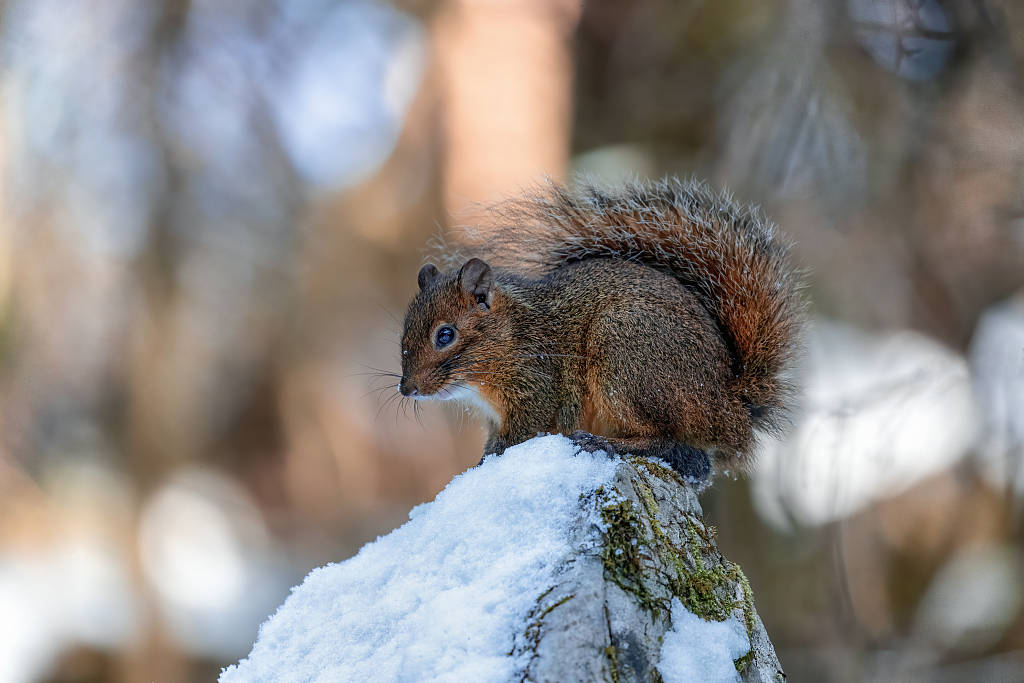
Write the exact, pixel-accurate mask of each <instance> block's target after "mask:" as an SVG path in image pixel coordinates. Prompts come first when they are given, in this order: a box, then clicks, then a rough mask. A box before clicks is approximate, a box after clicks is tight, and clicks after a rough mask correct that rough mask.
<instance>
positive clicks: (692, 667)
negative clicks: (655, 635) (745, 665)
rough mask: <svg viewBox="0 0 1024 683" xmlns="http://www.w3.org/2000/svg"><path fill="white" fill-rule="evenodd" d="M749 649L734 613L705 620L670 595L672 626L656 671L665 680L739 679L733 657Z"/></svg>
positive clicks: (711, 682)
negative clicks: (725, 616)
mask: <svg viewBox="0 0 1024 683" xmlns="http://www.w3.org/2000/svg"><path fill="white" fill-rule="evenodd" d="M749 651H750V639H749V638H748V637H747V630H746V628H745V627H744V626H743V623H742V622H741V621H740V620H739V619H738V618H737V617H735V616H733V617H731V618H729V619H726V620H725V621H705V620H704V619H701V618H700V617H698V616H697V615H696V614H694V613H693V612H691V611H690V610H688V609H686V607H685V606H683V603H681V602H680V601H679V598H672V628H671V630H669V631H668V632H666V633H665V639H664V640H663V641H662V644H661V660H660V661H659V662H658V671H659V672H660V673H661V676H662V678H663V679H664V680H665V683H692V681H704V682H705V683H727V682H728V683H731V682H732V681H739V680H740V676H739V673H737V671H736V665H735V664H733V660H736V659H738V658H740V657H742V656H743V655H745V654H747V652H749Z"/></svg>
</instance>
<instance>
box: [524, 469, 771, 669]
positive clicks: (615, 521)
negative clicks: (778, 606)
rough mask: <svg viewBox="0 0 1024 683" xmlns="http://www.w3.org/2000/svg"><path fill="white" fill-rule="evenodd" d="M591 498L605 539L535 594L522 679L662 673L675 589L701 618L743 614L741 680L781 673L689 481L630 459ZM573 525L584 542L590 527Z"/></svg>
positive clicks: (746, 591) (568, 561) (744, 587)
mask: <svg viewBox="0 0 1024 683" xmlns="http://www.w3.org/2000/svg"><path fill="white" fill-rule="evenodd" d="M592 502H593V504H594V505H595V506H597V507H598V509H599V510H600V514H601V517H602V519H603V520H604V523H605V526H606V528H605V529H604V530H603V531H602V533H601V541H600V542H599V543H598V544H596V545H591V546H590V547H588V546H587V544H586V543H580V544H579V546H580V547H581V548H582V549H581V550H580V551H578V552H577V553H576V554H574V555H572V556H570V557H566V558H565V560H564V566H563V568H562V569H561V570H560V571H559V572H557V574H556V575H557V576H558V580H557V583H555V585H553V586H552V587H551V589H550V590H549V591H547V592H546V593H545V594H543V595H542V596H541V597H540V599H538V600H537V603H536V607H535V609H534V611H533V613H532V614H531V618H530V619H529V620H528V622H527V626H526V629H525V631H524V633H522V634H521V636H519V637H518V638H517V640H516V649H517V651H520V652H522V653H525V654H527V655H528V657H529V663H528V664H527V666H526V670H525V671H524V672H523V677H522V680H523V681H536V682H537V683H555V682H560V683H575V682H579V683H584V682H586V683H590V682H591V681H614V682H615V683H626V682H628V681H661V680H662V676H661V674H660V673H659V672H658V670H657V668H656V666H657V664H658V661H659V657H660V652H661V646H662V641H663V638H664V636H665V633H666V632H667V631H668V630H669V629H670V628H671V626H672V624H671V619H670V606H671V601H672V598H673V597H677V598H679V599H680V601H681V602H682V604H683V605H684V606H685V607H686V608H687V609H689V610H690V611H691V612H693V613H694V614H697V615H698V616H700V617H703V618H704V619H708V620H714V621H724V620H725V619H730V618H736V619H739V620H741V621H742V623H743V624H744V625H745V627H746V630H747V634H748V636H749V638H750V644H751V649H750V652H749V653H748V654H747V655H746V656H744V657H742V658H740V659H739V660H736V662H735V665H736V669H737V670H738V671H739V673H740V678H741V680H743V681H744V682H745V683H754V682H758V683H769V682H771V683H776V682H779V681H784V680H785V674H784V673H783V671H782V667H781V665H780V663H779V660H778V657H777V656H776V654H775V650H774V648H773V647H772V644H771V641H770V640H769V638H768V634H767V633H766V631H765V628H764V625H763V624H762V623H761V619H760V617H759V616H758V615H757V612H756V611H755V610H754V603H753V594H752V592H751V589H750V585H749V584H748V582H747V580H746V577H745V576H744V575H743V572H742V571H741V570H740V568H739V566H738V565H735V564H732V563H731V562H729V561H728V560H726V559H725V558H724V557H722V555H721V554H720V553H719V552H718V548H717V546H716V544H715V530H714V528H713V527H709V526H708V525H706V524H705V523H704V521H703V519H702V513H701V508H700V504H699V502H698V501H697V496H696V494H695V492H694V490H693V488H692V487H691V486H690V485H688V484H687V483H685V482H684V481H683V480H682V478H681V477H680V476H679V475H678V474H676V473H675V472H673V471H672V470H670V469H668V468H666V467H664V466H662V465H660V464H657V463H655V462H652V461H648V460H644V459H640V458H628V459H626V460H623V461H621V465H620V466H619V468H618V470H617V471H616V475H615V478H614V480H613V482H612V484H611V485H610V486H609V487H606V488H605V489H604V490H600V489H599V490H598V491H596V492H595V494H594V500H593V501H592ZM578 531H579V534H580V537H581V541H582V540H583V536H584V535H585V534H586V530H585V529H579V530H578Z"/></svg>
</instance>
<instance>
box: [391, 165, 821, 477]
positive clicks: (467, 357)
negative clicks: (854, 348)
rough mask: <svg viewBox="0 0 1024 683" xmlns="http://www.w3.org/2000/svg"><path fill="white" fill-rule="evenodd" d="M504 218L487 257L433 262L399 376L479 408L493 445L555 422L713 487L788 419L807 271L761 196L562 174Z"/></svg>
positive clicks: (598, 446)
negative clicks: (565, 178) (562, 179)
mask: <svg viewBox="0 0 1024 683" xmlns="http://www.w3.org/2000/svg"><path fill="white" fill-rule="evenodd" d="M496 214H497V216H498V217H499V219H500V221H499V223H498V224H497V225H496V226H495V227H494V229H492V230H488V231H486V234H485V235H484V237H485V239H478V240H477V244H475V246H474V247H473V252H474V253H473V258H469V259H468V260H465V261H463V260H462V259H463V258H464V257H463V256H461V255H458V254H453V255H449V256H447V257H446V261H447V263H446V264H445V265H450V266H451V267H450V268H448V269H447V270H446V271H445V272H442V271H441V270H439V269H438V268H437V266H435V265H433V264H427V265H424V266H423V267H422V268H421V269H420V271H419V275H418V284H419V292H418V293H417V294H416V296H415V298H414V299H413V300H412V302H411V303H410V305H409V308H408V311H407V313H406V316H405V321H404V329H403V334H402V341H401V353H402V358H401V361H402V376H401V381H400V383H399V385H398V387H399V391H400V393H401V394H402V395H403V396H407V397H413V398H415V399H427V398H432V399H438V400H458V401H462V402H464V403H468V404H470V405H473V406H475V407H477V408H478V409H479V411H480V413H482V415H483V416H484V417H485V418H486V419H487V421H488V423H489V426H490V436H489V438H488V440H487V443H486V446H485V451H484V452H485V456H486V455H487V454H491V453H499V454H500V453H501V452H503V451H504V450H505V449H506V448H508V447H510V446H513V445H515V444H517V443H520V442H522V441H525V440H527V439H529V438H531V437H534V436H536V435H537V434H538V433H543V432H551V433H555V432H557V433H562V434H566V435H570V436H571V438H573V439H574V440H575V441H576V443H577V444H579V445H580V447H581V448H583V449H585V450H588V451H595V450H605V451H607V452H608V453H610V454H611V453H620V454H625V453H631V454H634V455H639V456H645V457H646V456H652V457H656V458H660V459H662V460H664V461H667V462H668V463H669V464H670V465H671V466H672V467H673V468H674V469H675V470H676V471H677V472H679V473H681V474H682V475H684V476H685V477H688V478H691V479H692V480H694V481H698V482H706V481H708V480H709V479H710V476H711V474H712V472H713V470H714V469H715V468H722V469H728V468H733V469H742V468H744V466H745V465H746V464H748V463H749V461H750V458H751V455H752V451H753V449H754V443H755V434H756V433H757V432H773V431H778V430H779V429H780V427H781V425H782V424H784V422H785V415H786V411H787V409H788V407H789V402H790V398H791V394H792V387H791V385H790V382H789V381H788V379H787V375H788V373H789V370H790V368H791V364H792V361H793V359H794V357H795V354H796V352H797V349H798V348H799V340H800V336H801V329H802V326H803V323H802V321H803V309H804V303H803V299H802V295H801V292H802V274H801V272H800V271H799V270H798V269H797V268H795V267H794V266H793V265H792V264H791V263H790V258H789V251H790V245H789V243H788V242H787V241H785V240H784V239H782V238H781V237H780V236H779V235H778V234H777V232H776V228H775V226H774V225H773V224H772V223H771V222H769V221H768V220H766V219H765V218H764V217H763V216H762V215H761V214H760V212H759V210H758V209H756V208H753V207H749V206H743V205H740V204H738V203H737V202H735V201H734V200H733V199H732V198H731V196H729V195H728V194H725V193H719V192H716V191H714V190H712V189H710V188H709V186H708V185H706V184H705V183H703V182H697V181H683V180H679V179H675V178H672V179H666V180H663V181H660V182H634V183H630V184H626V185H625V186H623V187H621V188H620V189H617V190H611V189H602V188H599V187H597V186H594V185H592V184H586V183H583V182H582V181H581V182H578V184H577V187H575V188H574V189H568V188H566V187H563V186H560V185H557V184H554V183H550V184H549V186H547V187H546V188H544V189H542V190H540V191H539V192H537V193H535V194H533V195H529V196H526V197H524V198H522V199H513V200H509V201H506V202H505V203H503V204H499V205H498V206H497V207H496ZM460 264H461V265H460ZM481 462H483V461H482V460H481Z"/></svg>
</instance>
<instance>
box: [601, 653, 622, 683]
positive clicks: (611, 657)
mask: <svg viewBox="0 0 1024 683" xmlns="http://www.w3.org/2000/svg"><path fill="white" fill-rule="evenodd" d="M604 655H605V657H607V658H608V666H609V669H610V671H611V675H612V683H619V652H618V650H616V649H615V646H614V645H609V646H608V647H606V648H605V649H604Z"/></svg>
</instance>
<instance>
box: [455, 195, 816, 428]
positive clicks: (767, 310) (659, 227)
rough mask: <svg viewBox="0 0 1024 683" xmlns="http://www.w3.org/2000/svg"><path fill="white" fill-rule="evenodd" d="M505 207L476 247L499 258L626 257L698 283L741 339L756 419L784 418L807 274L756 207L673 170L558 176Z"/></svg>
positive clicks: (534, 267) (532, 267) (549, 261)
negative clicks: (608, 178) (568, 183)
mask: <svg viewBox="0 0 1024 683" xmlns="http://www.w3.org/2000/svg"><path fill="white" fill-rule="evenodd" d="M496 215H497V216H498V217H499V224H498V225H496V226H495V227H493V228H492V229H487V230H485V231H480V232H478V233H476V239H473V240H472V241H473V244H472V250H473V251H474V252H475V253H476V254H479V255H480V256H481V257H482V258H484V259H485V260H488V261H490V262H491V263H492V265H494V266H497V267H499V268H505V269H508V270H512V271H520V272H523V271H525V272H527V273H532V274H543V273H546V272H550V271H552V270H554V269H555V268H558V267H559V266H562V265H564V264H567V263H572V262H575V261H582V260H584V259H592V258H622V259H629V260H632V261H637V262H640V263H644V264H646V265H648V266H651V267H654V268H657V269H659V270H663V271H666V272H668V273H671V274H672V275H674V276H675V277H676V278H678V279H679V280H680V281H681V282H682V283H683V284H684V285H686V286H688V287H690V288H692V290H693V291H694V292H695V293H696V294H697V295H698V297H699V299H700V300H701V302H702V303H703V304H704V306H705V307H706V308H707V310H708V311H709V312H710V313H711V314H712V315H713V316H714V317H715V318H716V319H717V321H718V324H719V326H720V328H721V330H722V332H723V334H724V335H725V337H726V341H727V343H728V344H729V345H730V347H731V349H732V352H733V357H734V359H735V369H734V374H735V380H734V382H735V383H734V390H735V391H736V392H737V393H738V395H739V396H740V398H741V399H742V400H743V401H744V402H745V403H746V405H747V406H748V407H749V410H750V415H751V418H752V420H753V422H754V425H755V426H757V427H760V428H768V429H772V428H777V427H778V426H779V423H780V421H781V420H782V417H783V415H784V411H785V407H786V403H787V396H788V394H789V389H788V383H787V382H786V379H785V377H784V374H785V372H786V370H787V369H788V367H789V365H790V362H791V360H792V358H793V355H794V353H795V352H796V349H797V346H798V339H799V336H800V334H799V333H800V327H801V325H802V318H803V310H802V309H803V304H802V298H801V295H800V288H801V275H800V273H799V271H797V270H795V269H794V267H793V266H792V265H791V264H790V261H789V257H788V252H789V244H788V243H787V242H785V241H783V240H782V239H780V238H779V236H777V235H776V231H775V226H774V225H773V224H772V223H771V222H769V221H767V220H766V219H765V218H763V217H762V216H761V215H760V213H759V212H758V211H757V209H755V208H752V207H749V206H742V205H740V204H738V203H736V202H735V201H734V200H733V199H732V198H731V197H730V196H729V195H728V194H725V193H718V192H715V191H713V190H712V189H710V188H709V187H708V186H707V185H706V184H704V183H700V182H695V181H682V180H678V179H668V180H664V181H661V182H656V183H633V184H628V185H626V186H625V187H621V188H617V189H615V190H614V191H612V190H608V189H602V188H598V187H596V186H594V185H590V184H586V183H582V182H578V183H577V185H576V187H575V188H574V189H571V190H570V189H567V188H564V187H561V186H558V185H555V184H550V185H549V186H547V187H546V188H544V189H542V190H541V191H540V192H537V193H534V194H532V195H530V196H527V197H526V198H524V199H518V200H511V201H509V202H506V203H504V204H500V205H498V207H496ZM470 234H471V235H472V234H473V233H470Z"/></svg>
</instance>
